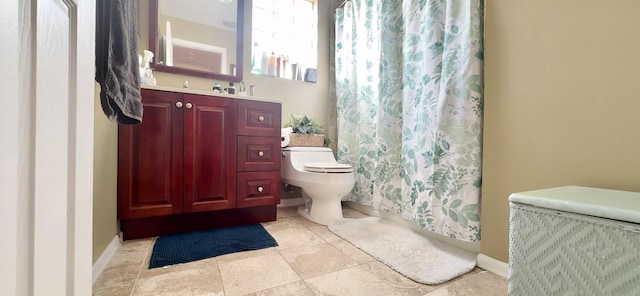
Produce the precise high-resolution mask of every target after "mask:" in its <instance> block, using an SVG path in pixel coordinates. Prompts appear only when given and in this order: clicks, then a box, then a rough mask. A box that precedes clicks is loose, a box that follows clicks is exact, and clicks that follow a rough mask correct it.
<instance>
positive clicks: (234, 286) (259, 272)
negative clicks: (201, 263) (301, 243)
mask: <svg viewBox="0 0 640 296" xmlns="http://www.w3.org/2000/svg"><path fill="white" fill-rule="evenodd" d="M218 267H219V269H220V276H221V277H222V283H223V286H224V290H225V293H226V294H225V295H227V296H238V295H244V294H248V293H253V292H257V291H261V290H265V289H269V288H274V287H277V286H281V285H284V284H288V283H293V282H297V281H300V277H299V276H298V275H297V274H296V273H295V271H293V269H292V268H291V266H289V264H287V262H286V261H285V260H284V258H282V256H281V255H280V253H278V252H264V253H262V254H253V255H251V256H246V257H244V258H242V257H235V258H226V259H225V260H222V258H220V259H219V260H218Z"/></svg>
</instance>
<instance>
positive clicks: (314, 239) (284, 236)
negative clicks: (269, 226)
mask: <svg viewBox="0 0 640 296" xmlns="http://www.w3.org/2000/svg"><path fill="white" fill-rule="evenodd" d="M269 233H270V234H271V236H273V238H274V239H275V240H276V241H277V242H278V246H277V247H276V248H277V249H278V250H282V249H287V248H297V247H304V246H312V245H317V244H322V243H325V240H324V239H322V238H321V237H320V236H319V235H317V234H315V233H313V232H312V231H311V230H309V229H306V228H288V229H283V230H277V231H269Z"/></svg>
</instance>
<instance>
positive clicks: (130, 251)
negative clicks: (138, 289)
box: [107, 239, 155, 268]
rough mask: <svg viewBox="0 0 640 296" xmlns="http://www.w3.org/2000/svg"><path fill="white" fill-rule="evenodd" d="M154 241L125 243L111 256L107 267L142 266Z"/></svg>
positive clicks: (142, 240)
mask: <svg viewBox="0 0 640 296" xmlns="http://www.w3.org/2000/svg"><path fill="white" fill-rule="evenodd" d="M154 242H155V239H140V240H131V241H125V242H123V243H122V245H121V246H120V249H118V251H117V252H116V253H115V254H114V255H113V257H112V258H111V261H109V264H108V265H107V268H108V267H109V265H111V266H116V265H131V264H134V265H142V263H143V262H144V261H145V258H146V257H147V256H148V255H149V254H150V253H151V250H152V248H153V243H154Z"/></svg>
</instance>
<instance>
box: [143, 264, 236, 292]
mask: <svg viewBox="0 0 640 296" xmlns="http://www.w3.org/2000/svg"><path fill="white" fill-rule="evenodd" d="M132 295H134V296H141V295H167V296H168V295H185V296H187V295H194V296H195V295H211V296H213V295H218V296H224V290H223V288H222V280H221V278H220V272H219V271H218V264H217V261H216V259H215V258H212V259H206V260H199V261H195V262H190V263H185V264H179V265H175V266H171V267H166V268H153V269H147V270H144V271H142V272H141V274H140V277H139V278H138V281H137V282H136V286H135V289H134V292H133V294H132Z"/></svg>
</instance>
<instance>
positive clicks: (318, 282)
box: [305, 266, 398, 296]
mask: <svg viewBox="0 0 640 296" xmlns="http://www.w3.org/2000/svg"><path fill="white" fill-rule="evenodd" d="M305 282H306V283H307V284H308V285H309V287H310V288H311V289H312V290H313V292H314V293H316V295H336V296H342V295H344V296H352V295H366V296H378V295H380V296H389V295H398V291H396V290H395V289H394V288H392V287H391V286H389V285H388V284H387V283H385V282H383V281H380V280H379V279H378V278H377V277H376V276H375V275H373V274H372V273H370V272H369V271H367V270H366V269H365V268H363V267H362V266H355V267H351V268H348V269H343V270H339V271H335V272H332V273H327V274H323V275H320V276H317V277H313V278H310V279H306V280H305Z"/></svg>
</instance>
